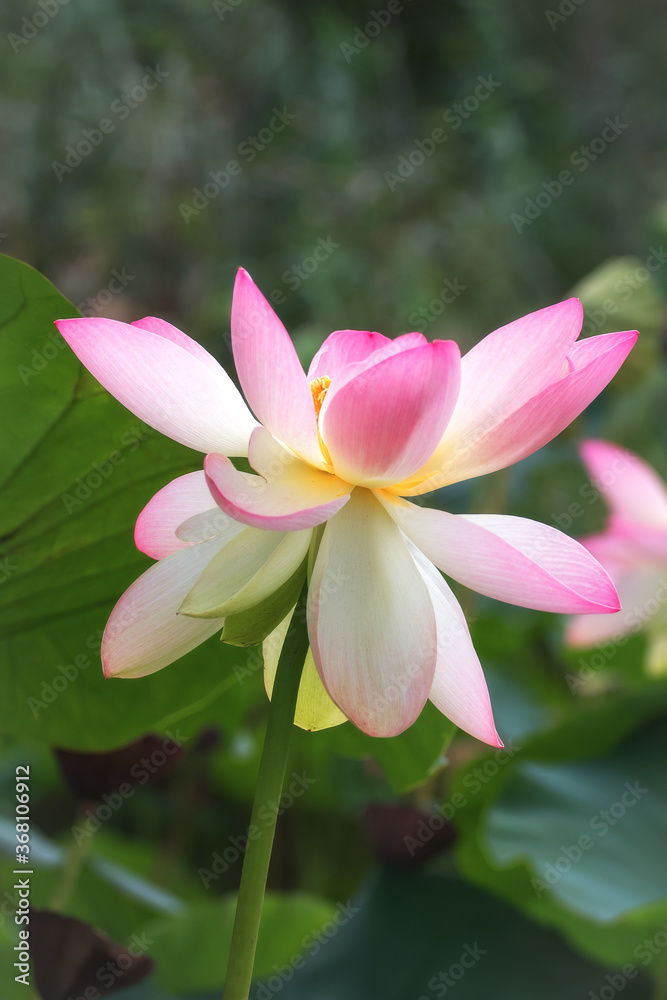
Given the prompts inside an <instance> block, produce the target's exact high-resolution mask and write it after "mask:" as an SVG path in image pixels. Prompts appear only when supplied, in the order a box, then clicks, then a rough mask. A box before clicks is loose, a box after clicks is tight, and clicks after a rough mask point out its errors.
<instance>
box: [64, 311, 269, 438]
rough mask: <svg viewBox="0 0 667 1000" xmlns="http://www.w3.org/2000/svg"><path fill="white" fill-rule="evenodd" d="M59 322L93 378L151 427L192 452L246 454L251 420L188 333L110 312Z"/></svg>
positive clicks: (227, 381)
mask: <svg viewBox="0 0 667 1000" xmlns="http://www.w3.org/2000/svg"><path fill="white" fill-rule="evenodd" d="M140 322H146V321H140ZM56 326H57V327H58V329H59V330H60V332H61V334H62V335H63V337H64V338H65V340H66V341H67V343H68V344H69V345H70V347H71V348H72V350H73V351H74V353H75V354H76V355H77V357H78V358H79V360H80V361H81V362H82V363H83V364H84V365H85V366H86V368H87V369H88V370H89V371H90V372H91V373H92V374H93V375H94V376H95V378H96V379H97V380H98V382H101V384H102V385H103V386H104V388H105V389H107V390H108V391H109V392H110V393H111V394H112V396H115V397H116V399H118V400H119V401H120V402H121V403H122V404H123V406H126V407H127V408H128V410H131V411H132V413H135V414H136V415H137V416H138V417H139V418H140V419H141V420H144V421H145V422H146V423H147V424H149V425H150V426H151V427H154V428H155V430H157V431H160V432H161V433H162V434H166V435H167V437H170V438H173V440H174V441H179V442H180V443H181V444H184V445H187V447H189V448H194V449H195V450H196V451H203V452H209V451H218V452H221V453H222V454H223V455H247V453H248V441H249V440H250V434H251V432H252V430H253V428H254V427H256V426H257V423H256V421H255V420H253V418H252V415H251V413H250V411H249V410H248V407H247V406H246V404H245V402H244V401H243V398H242V396H241V394H240V393H239V391H238V389H237V388H236V386H235V385H234V383H233V382H232V380H231V379H230V377H229V375H228V374H227V372H226V371H225V370H224V369H223V368H221V367H220V365H218V364H217V363H216V362H215V361H214V359H212V358H210V355H208V358H209V359H210V360H209V361H204V360H202V357H201V354H202V352H203V353H204V354H206V352H205V351H203V348H200V347H199V345H195V344H194V341H191V340H190V338H189V337H187V338H186V337H185V334H180V339H179V340H178V341H177V340H176V339H174V337H175V335H174V336H172V337H167V336H166V335H165V332H164V329H162V330H161V332H160V333H155V332H153V330H152V329H148V328H144V327H142V326H141V325H130V324H129V323H119V322H117V321H116V320H113V319H62V320H58V322H57V323H56ZM165 326H168V324H165ZM171 329H173V328H171ZM178 332H179V333H180V331H178ZM184 341H187V342H188V345H189V346H188V348H186V347H184V346H183V344H184Z"/></svg>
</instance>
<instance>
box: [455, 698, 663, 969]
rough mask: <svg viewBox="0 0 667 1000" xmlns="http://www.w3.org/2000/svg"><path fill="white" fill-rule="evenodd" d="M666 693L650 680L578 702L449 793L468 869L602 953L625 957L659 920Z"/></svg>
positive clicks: (632, 955)
mask: <svg viewBox="0 0 667 1000" xmlns="http://www.w3.org/2000/svg"><path fill="white" fill-rule="evenodd" d="M666 701H667V697H666V692H665V688H664V686H662V685H660V686H656V687H655V688H654V689H653V690H652V691H641V692H636V693H633V694H632V695H625V696H623V697H616V698H613V699H608V700H606V701H604V702H602V703H600V704H594V705H591V706H589V707H586V708H582V709H581V710H580V711H578V712H575V713H574V714H573V715H572V716H570V717H569V718H567V719H566V720H565V721H564V722H562V723H561V724H560V725H556V726H554V727H552V728H551V729H550V730H549V731H546V732H543V733H540V734H539V735H537V736H535V737H534V738H533V739H531V740H528V741H526V743H525V744H524V745H523V746H522V747H521V748H520V749H518V751H517V752H516V753H514V754H513V755H512V756H511V758H508V759H505V758H503V759H502V760H500V761H498V760H497V759H494V757H493V755H488V756H486V757H484V758H480V759H478V760H477V761H476V762H475V763H474V765H472V766H471V767H469V768H467V769H464V770H463V771H461V772H460V773H459V774H458V775H457V778H456V781H455V783H454V785H453V788H452V790H451V792H450V795H449V798H448V802H449V804H450V806H451V805H452V804H454V805H455V806H456V808H455V810H454V812H455V817H454V821H455V822H456V823H457V825H458V827H459V829H460V831H461V838H460V842H459V846H458V858H459V862H460V865H461V867H462V870H463V872H464V873H465V874H466V875H467V877H468V878H470V879H471V880H472V881H474V882H477V883H479V884H481V885H483V886H485V887H487V888H490V889H493V890H494V891H495V892H499V893H501V894H503V895H504V896H506V897H507V898H508V899H511V900H512V902H513V903H514V904H515V905H519V906H520V907H521V908H522V909H524V910H525V911H526V912H527V913H529V914H531V915H532V916H534V917H535V918H536V919H539V920H540V921H542V922H548V923H551V924H553V925H555V926H557V927H559V928H560V929H562V930H563V931H564V932H565V933H566V934H567V935H568V937H569V938H570V939H571V940H572V941H573V943H574V944H575V945H576V946H577V947H579V948H581V949H582V950H583V951H585V952H586V953H588V954H590V955H593V956H595V957H597V958H599V959H600V960H602V961H609V962H614V961H618V962H624V961H636V960H637V957H638V949H639V950H640V949H641V947H642V942H643V941H644V940H645V939H649V940H650V939H652V938H653V937H654V935H655V934H656V933H661V932H662V931H663V930H664V927H665V924H666V923H667V879H666V878H665V873H664V860H663V859H664V830H665V825H666V824H667V781H666V780H665V778H664V757H665V751H666V750H667V737H666V736H665V731H664V711H665V704H666ZM656 716H657V718H656ZM644 789H647V790H648V791H644Z"/></svg>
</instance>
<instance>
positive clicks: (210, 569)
mask: <svg viewBox="0 0 667 1000" xmlns="http://www.w3.org/2000/svg"><path fill="white" fill-rule="evenodd" d="M581 323H582V309H581V305H580V303H579V302H578V301H577V300H576V299H570V300H568V301H566V302H562V303H559V304H558V305H554V306H551V307H549V308H547V309H541V310H539V311H538V312H535V313H532V314H531V315H529V316H525V317H523V318H522V319H518V320H515V321H514V322H513V323H510V324H509V325H507V326H505V327H502V328H501V329H499V330H496V331H495V332H494V333H491V334H490V335H489V336H487V337H486V338H485V339H484V340H482V341H481V342H480V343H479V344H477V346H476V347H474V348H473V349H472V350H471V351H469V353H468V354H467V355H466V356H465V357H464V358H463V359H461V357H460V352H459V348H458V346H457V345H456V344H455V343H454V342H453V341H434V342H432V343H429V342H428V341H427V340H426V339H425V338H424V337H423V336H422V335H421V334H419V333H407V334H405V335H403V336H400V337H397V338H396V339H395V340H390V339H388V338H387V337H384V336H382V335H381V334H379V333H369V332H366V331H359V330H337V331H336V332H334V333H332V334H331V335H330V336H329V337H328V338H327V339H326V341H325V342H324V344H323V345H322V347H321V348H320V350H319V351H318V353H317V354H316V356H315V358H314V359H313V362H312V364H311V365H310V368H309V370H308V374H306V373H305V372H304V371H303V368H302V366H301V364H300V362H299V360H298V357H297V354H296V351H295V349H294V346H293V344H292V341H291V340H290V338H289V335H288V333H287V331H286V330H285V328H284V326H283V325H282V323H281V322H280V320H279V319H278V317H277V316H276V314H275V313H274V311H273V309H272V308H271V306H270V305H269V303H268V302H267V300H266V299H265V298H264V296H263V295H262V294H261V293H260V291H259V290H258V289H257V287H256V286H255V284H254V283H253V281H252V279H251V278H250V276H249V275H248V274H247V273H246V272H245V271H243V270H241V271H239V273H238V276H237V280H236V285H235V288H234V299H233V305H232V319H231V329H232V347H233V352H234V359H235V362H236V369H237V372H238V377H239V380H240V383H241V386H242V388H243V391H244V393H245V397H246V399H247V400H248V404H249V405H250V407H251V409H252V411H253V413H254V415H255V416H254V417H253V415H252V414H251V412H250V410H249V409H248V407H247V406H246V403H245V402H244V400H243V398H242V396H241V394H240V393H239V392H238V390H237V389H236V387H235V386H234V384H233V382H232V381H231V379H230V378H229V376H228V375H227V374H226V372H225V371H224V370H223V369H222V368H221V367H220V365H219V364H218V363H217V361H215V359H214V358H213V357H211V355H210V354H208V353H207V351H205V350H204V349H203V348H202V347H200V346H199V345H198V344H197V343H196V342H195V341H193V340H191V339H190V338H189V337H187V336H186V335H185V334H183V333H181V332H180V331H179V330H177V329H175V328H174V327H173V326H170V325H169V324H168V323H166V322H164V321H163V320H159V319H153V318H147V319H143V320H139V321H137V322H136V323H133V324H131V325H128V324H125V323H119V322H115V321H113V320H107V319H71V320H61V321H59V323H58V328H59V330H60V332H61V333H62V335H63V336H64V337H65V339H66V340H67V342H68V343H69V344H70V346H71V347H72V349H73V350H74V351H75V352H76V354H77V355H78V357H79V358H80V359H81V361H82V362H83V363H84V365H85V366H86V367H87V368H88V369H89V370H90V371H91V372H92V374H93V375H94V376H95V378H97V379H98V380H99V381H100V382H101V383H102V385H103V386H105V387H106V388H107V389H108V390H109V392H111V393H112V394H113V395H114V396H116V398H117V399H119V400H120V401H121V403H123V404H124V405H125V406H126V407H128V409H130V410H132V412H133V413H135V414H136V415H137V416H138V417H140V418H141V419H142V420H144V421H145V422H146V423H148V424H149V425H151V426H152V427H154V428H156V429H157V430H159V431H162V432H163V433H164V434H167V435H168V436H170V437H172V438H174V439H175V440H176V441H180V442H182V443H183V444H185V445H188V446H189V447H191V448H194V449H197V450H199V451H202V452H205V453H206V456H207V457H206V460H205V463H204V468H205V471H204V472H194V473H191V474H189V475H186V476H182V477H181V478H179V479H176V480H174V481H173V482H171V483H169V484H168V485H167V486H165V487H164V489H162V490H160V492H159V493H158V494H157V495H156V496H155V497H153V499H152V500H151V501H150V502H149V503H148V505H147V506H146V508H145V509H144V510H143V511H142V513H141V514H140V516H139V519H138V521H137V526H136V532H135V540H136V544H137V546H138V547H139V549H141V550H142V551H143V552H145V553H147V554H148V555H149V556H151V557H153V558H154V559H157V560H159V561H158V563H157V564H156V565H155V566H153V567H151V568H150V569H149V570H147V572H145V573H144V574H143V576H141V577H140V578H139V579H138V580H137V581H136V582H135V583H134V584H132V586H131V587H130V588H129V589H128V590H127V591H126V593H125V594H124V595H123V596H122V597H121V599H120V601H119V602H118V604H117V605H116V608H115V609H114V611H113V613H112V615H111V618H110V620H109V623H108V626H107V629H106V632H105V636H104V641H103V646H102V658H103V663H104V669H105V673H106V675H107V676H124V677H140V676H143V675H144V674H149V673H151V672H153V671H155V670H160V669H161V668H162V667H164V666H166V665H167V664H169V663H171V662H172V661H174V660H176V659H177V658H178V657H180V656H182V655H183V654H184V653H186V652H188V651H189V650H191V649H192V648H194V647H195V646H196V645H198V644H199V643H201V642H203V641H204V640H205V639H207V638H208V637H209V636H211V635H213V634H214V633H215V632H218V631H219V630H220V629H221V627H222V625H223V619H224V618H225V617H226V616H227V615H232V614H235V613H238V612H241V611H243V610H245V609H248V608H251V607H253V606H255V605H257V604H259V602H261V601H262V600H264V599H265V598H266V597H267V596H268V595H270V594H271V593H273V592H274V591H275V590H276V589H277V588H279V587H280V586H281V585H282V584H283V583H284V582H285V581H286V580H288V579H289V578H290V577H291V576H292V575H293V574H294V573H295V571H297V570H298V568H299V567H300V566H301V565H302V564H303V563H304V560H305V557H306V555H307V554H308V553H309V551H310V554H311V560H312V558H313V557H314V564H313V565H312V574H311V577H310V583H309V595H308V633H309V638H310V644H311V652H312V657H313V659H314V664H315V667H316V668H317V674H319V678H321V682H322V683H323V685H324V688H325V689H326V692H328V696H330V698H331V699H332V700H333V702H334V703H335V705H334V706H332V708H334V710H335V706H338V709H339V710H340V712H339V713H338V714H339V716H340V718H339V719H338V720H336V721H342V719H343V718H344V717H345V716H346V717H348V718H349V719H351V720H352V721H353V722H354V723H355V724H356V725H357V726H358V727H359V728H360V729H362V730H364V731H365V732H367V733H369V734H371V735H373V736H392V735H395V734H398V733H401V732H402V731H403V730H405V729H406V728H407V727H408V726H409V725H410V724H411V723H412V722H414V721H415V719H416V718H417V716H418V715H419V713H420V711H421V710H422V708H423V706H424V704H425V702H426V700H427V699H429V698H430V700H431V701H432V702H433V703H434V704H435V705H436V706H437V707H438V709H440V711H442V712H443V713H444V714H445V715H446V716H448V717H449V718H450V719H451V720H452V721H453V722H454V723H455V724H456V725H457V726H459V727H460V728H461V729H463V730H465V731H466V732H468V733H471V734H472V735H473V736H475V737H477V738H478V739H480V740H483V741H485V742H487V743H490V744H492V745H494V746H498V745H501V744H500V741H499V738H498V735H497V733H496V729H495V726H494V722H493V715H492V711H491V705H490V701H489V695H488V691H487V687H486V682H485V680H484V675H483V672H482V668H481V665H480V662H479V659H478V657H477V654H476V653H475V650H474V648H473V644H472V641H471V638H470V634H469V631H468V627H467V625H466V621H465V618H464V615H463V612H462V610H461V608H460V606H459V604H458V602H457V600H456V598H455V597H454V595H453V593H452V591H451V590H450V588H449V586H448V585H447V583H446V582H445V580H444V579H443V577H442V575H441V574H440V572H439V570H442V571H443V572H444V573H446V574H447V575H448V576H450V577H452V578H453V579H454V580H457V581H459V582H460V583H462V584H464V585H465V586H467V587H470V588H472V589H474V590H477V591H479V592H480V593H481V594H485V595H488V596H490V597H494V598H497V599H499V600H504V601H509V602H510V603H513V604H519V605H522V606H525V607H529V608H537V609H540V610H547V611H555V612H566V613H576V612H581V613H613V612H615V611H617V609H618V607H619V605H618V601H617V595H616V592H615V589H614V586H613V584H612V582H611V580H610V579H609V576H608V575H607V573H606V572H605V571H604V570H603V569H602V568H601V567H600V565H599V564H598V563H597V562H596V560H595V559H594V558H593V557H592V556H591V555H590V553H589V552H588V551H587V550H586V549H585V548H584V547H583V546H581V545H580V544H579V543H578V542H576V541H574V540H573V539H571V538H568V537H567V536H565V535H563V534H561V533H560V532H559V531H558V530H556V529H555V528H552V527H548V526H546V525H543V524H540V523H537V522H535V521H529V520H526V519H524V518H520V517H509V516H504V515H497V516H494V515H491V514H478V515H453V514H449V513H446V512H444V511H440V510H429V509H425V508H422V507H421V506H418V505H415V504H414V503H411V502H410V501H409V500H407V499H405V498H406V497H414V496H418V495H421V494H423V493H427V492H429V491H432V490H434V489H436V488H439V487H442V486H446V485H447V484H449V483H456V482H458V481H460V480H464V479H469V478H471V477H474V476H481V475H484V474H485V473H488V472H493V471H495V470H496V469H502V468H504V467H505V466H508V465H511V464H512V463H514V462H518V461H519V460H521V459H522V458H525V457H526V456H527V455H530V454H531V453H532V452H534V451H535V450H536V449H538V448H540V447H541V446H542V445H544V444H546V443H547V442H548V441H549V440H551V438H553V437H554V436H555V435H556V434H558V433H559V432H560V431H562V430H563V428H565V427H566V426H567V425H568V424H569V423H570V421H571V420H573V419H574V418H575V417H576V416H577V415H578V414H579V413H581V411H582V410H583V409H584V408H585V407H586V406H587V405H588V404H589V403H590V402H591V400H592V399H594V398H595V397H596V396H597V395H598V393H599V392H600V391H601V390H602V389H603V388H604V387H605V386H606V385H607V383H608V382H609V381H610V379H611V378H613V376H614V375H615V373H616V372H617V370H618V368H619V367H620V365H621V364H622V362H623V361H624V359H625V358H626V356H627V354H628V353H629V351H630V349H631V348H632V346H633V344H634V342H635V340H636V337H637V334H636V332H627V333H610V334H606V335H604V336H597V337H590V338H588V339H586V340H583V341H579V342H577V343H575V341H576V340H577V337H578V334H579V331H580V329H581ZM255 418H257V419H255ZM258 421H259V423H258ZM229 456H247V457H248V460H249V463H250V466H251V467H252V468H253V469H254V470H255V472H256V473H257V475H251V474H249V473H246V472H239V471H237V470H236V468H235V466H234V465H233V464H232V462H231V461H230V459H229ZM319 525H326V526H325V527H324V529H323V534H322V533H321V531H319V530H317V529H318V526H319ZM318 543H319V544H318ZM311 546H312V551H311ZM315 552H316V555H315ZM179 612H180V613H179ZM283 624H284V625H285V623H283ZM283 631H284V630H283ZM306 663H307V664H308V661H306ZM317 674H316V673H315V671H314V670H313V675H314V676H315V677H317ZM317 683H318V684H320V681H319V680H317ZM320 686H321V685H320ZM326 692H325V691H323V692H322V694H323V696H324V697H327V695H326ZM340 713H343V714H342V715H341V714H340ZM326 724H329V725H330V724H332V723H331V722H328V723H326Z"/></svg>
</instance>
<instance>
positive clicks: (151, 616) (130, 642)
mask: <svg viewBox="0 0 667 1000" xmlns="http://www.w3.org/2000/svg"><path fill="white" fill-rule="evenodd" d="M221 544H222V543H221V542H220V541H219V540H218V539H211V540H210V541H208V542H203V543H202V544H201V545H193V546H191V547H189V548H186V549H181V550H180V551H179V552H174V553H173V555H170V556H167V557H166V558H165V559H162V560H161V561H160V562H158V563H156V564H155V565H154V566H151V568H150V569H148V570H146V572H145V573H143V574H142V575H141V576H140V577H139V579H138V580H135V581H134V583H133V584H132V585H131V586H130V587H128V589H127V590H126V591H125V593H124V594H123V596H122V597H121V598H120V600H119V601H118V603H117V604H116V607H115V608H114V609H113V611H112V612H111V617H110V618H109V621H108V622H107V626H106V629H105V630H104V636H103V638H102V663H103V665H104V673H105V676H107V677H116V676H122V677H144V676H145V675H146V674H152V673H154V672H155V671H156V670H161V669H162V667H166V666H167V664H169V663H173V662H174V660H177V659H179V657H181V656H184V655H185V654H186V653H189V652H190V650H191V649H194V648H195V646H199V644H200V643H202V642H204V640H205V639H208V638H209V636H212V635H214V634H215V633H216V632H219V631H220V629H221V628H222V624H223V623H222V621H219V620H216V619H213V618H207V619H205V620H203V621H202V620H199V619H194V618H185V617H184V616H183V615H179V614H178V609H179V607H180V605H181V602H182V600H183V598H184V597H185V595H186V593H187V592H188V590H189V589H190V588H191V587H192V585H193V584H194V582H195V580H196V579H197V577H198V576H199V575H200V573H201V572H202V570H203V569H204V568H205V566H206V565H207V563H209V562H210V560H211V559H212V558H213V557H214V556H215V554H216V553H217V551H218V549H219V548H220V545H221Z"/></svg>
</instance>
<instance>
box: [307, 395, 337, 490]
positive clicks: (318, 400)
mask: <svg viewBox="0 0 667 1000" xmlns="http://www.w3.org/2000/svg"><path fill="white" fill-rule="evenodd" d="M330 385H331V379H330V378H329V376H328V375H322V376H320V378H314V379H313V381H312V382H311V383H310V391H311V392H312V394H313V406H314V407H315V416H316V417H317V440H318V441H319V443H320V451H321V452H322V455H323V457H324V461H325V462H326V463H327V465H329V466H331V471H333V465H332V462H331V455H330V454H329V451H328V449H327V446H326V445H325V443H324V441H323V440H322V435H321V434H320V410H321V409H322V403H323V402H324V397H325V396H326V394H327V390H328V388H329V386H330Z"/></svg>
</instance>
